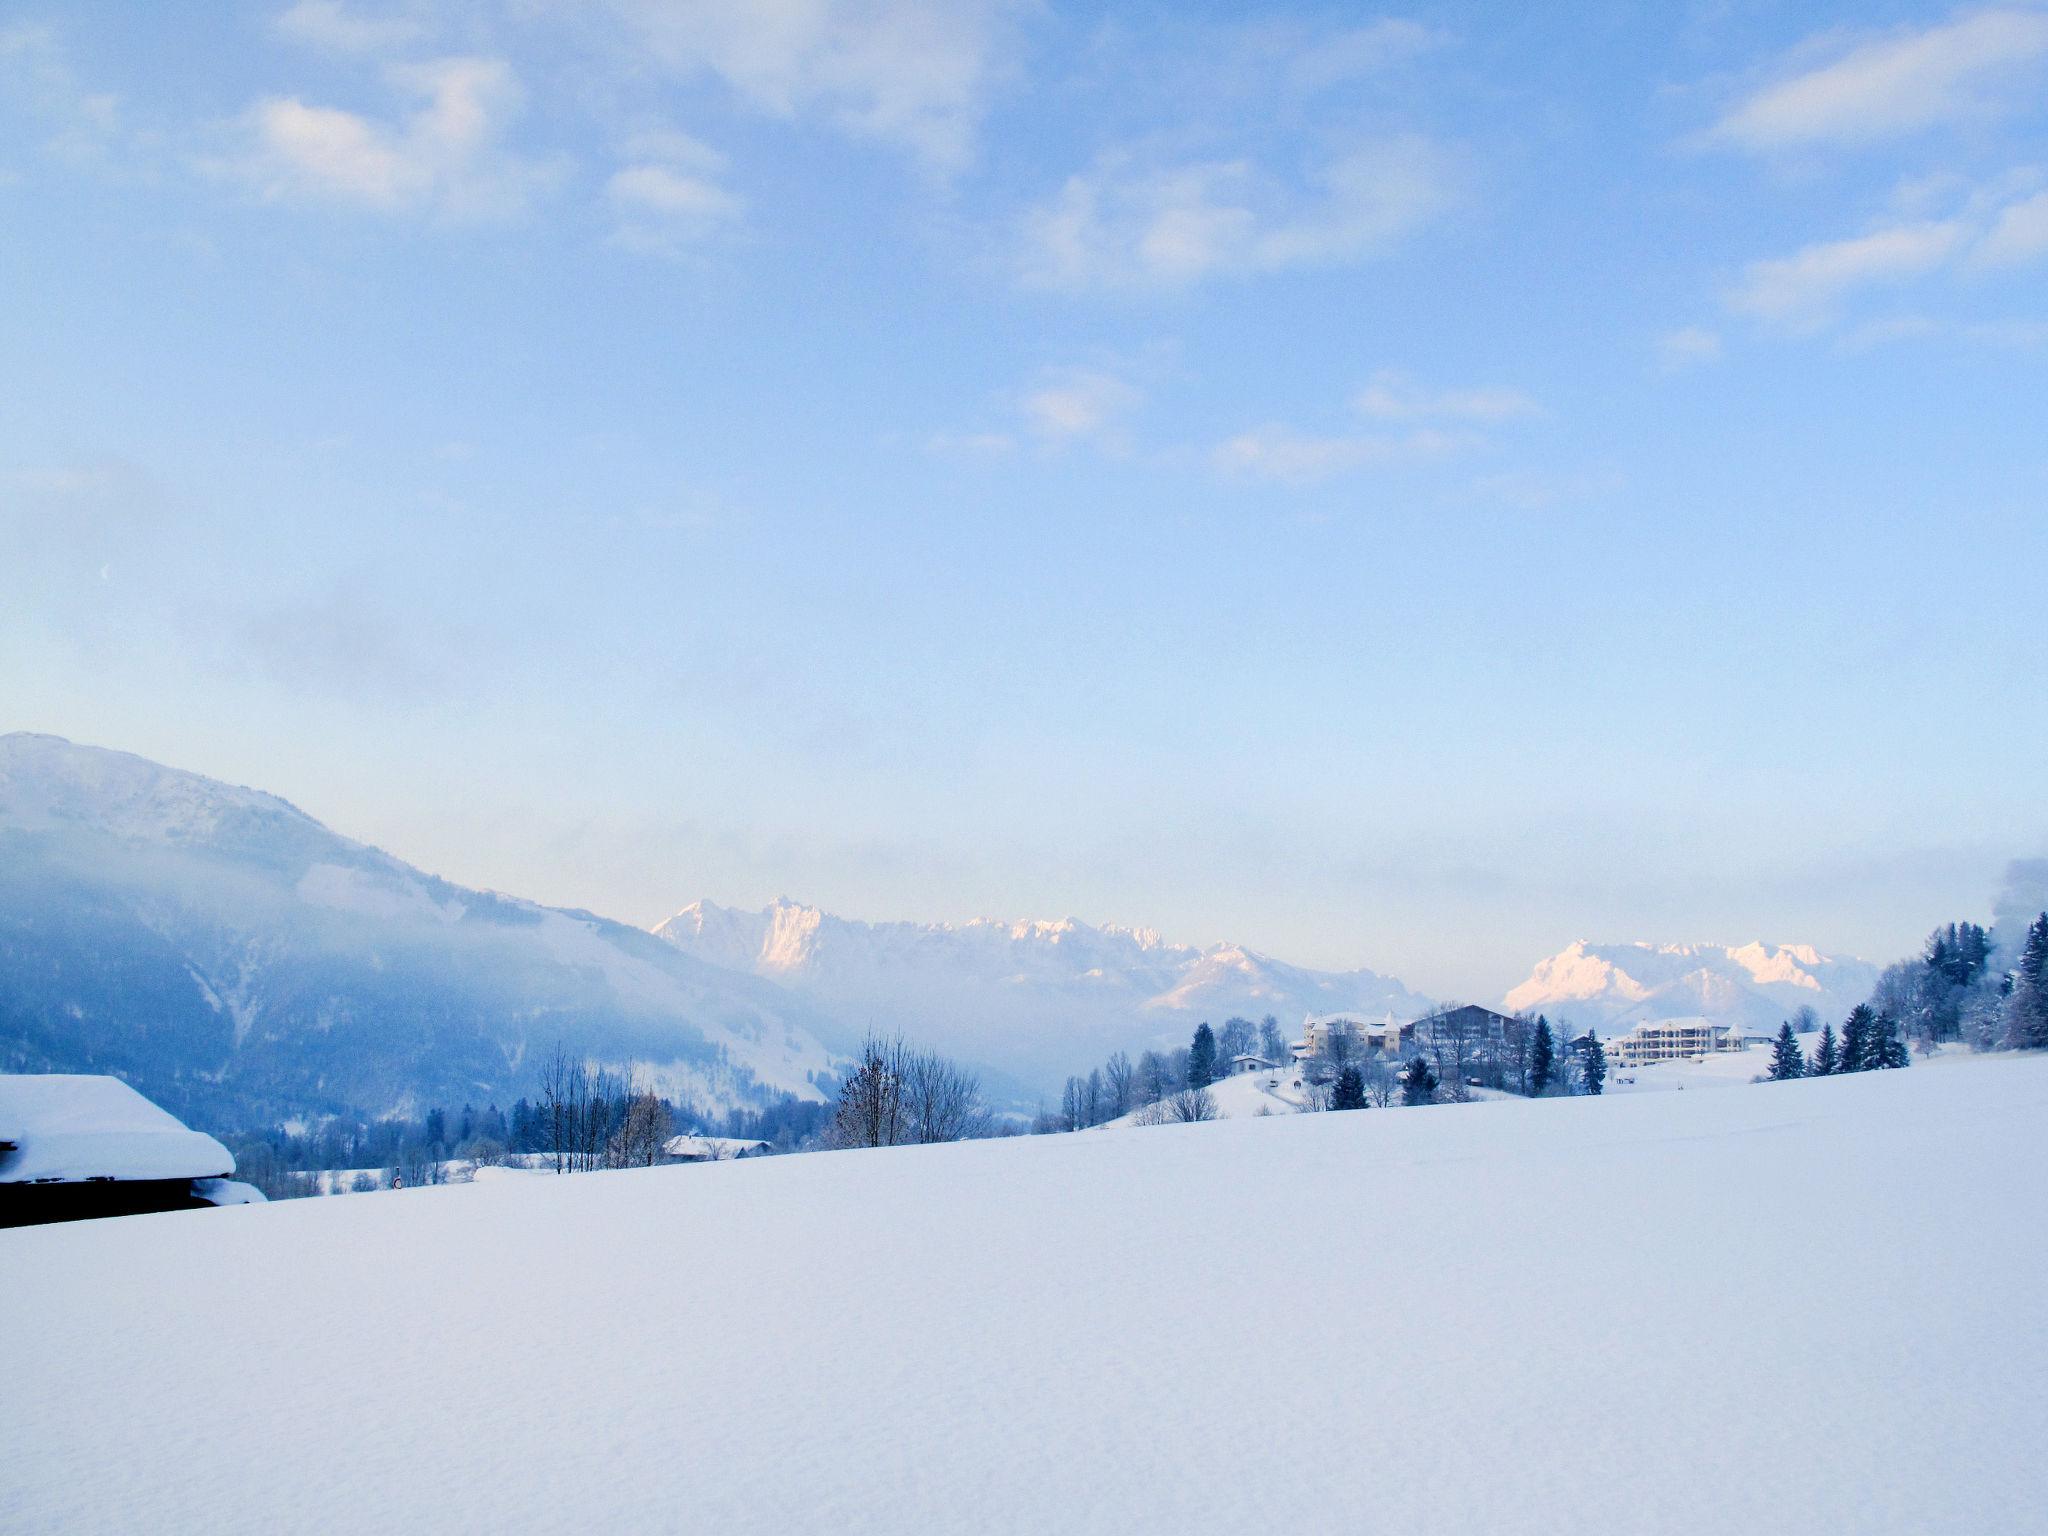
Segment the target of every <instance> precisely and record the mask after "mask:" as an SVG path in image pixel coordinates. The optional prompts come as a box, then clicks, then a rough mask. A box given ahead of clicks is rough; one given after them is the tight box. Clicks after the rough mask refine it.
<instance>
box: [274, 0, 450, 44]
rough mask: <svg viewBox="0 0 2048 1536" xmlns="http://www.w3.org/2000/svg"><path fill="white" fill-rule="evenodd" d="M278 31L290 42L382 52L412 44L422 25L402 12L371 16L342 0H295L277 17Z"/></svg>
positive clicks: (422, 34) (422, 30)
mask: <svg viewBox="0 0 2048 1536" xmlns="http://www.w3.org/2000/svg"><path fill="white" fill-rule="evenodd" d="M276 26H277V30H278V32H279V33H280V34H281V35H282V36H284V37H288V38H290V39H291V40H292V41H293V42H297V43H305V44H308V45H310V46H312V47H315V48H326V49H330V50H332V51H333V52H336V53H383V52H388V51H389V50H391V49H393V48H402V47H405V46H406V45H407V44H410V43H415V42H418V41H419V40H420V38H421V37H422V36H424V35H425V32H426V28H425V27H423V26H422V25H421V24H420V22H419V21H418V19H417V18H415V17H412V16H408V15H402V14H396V13H393V14H384V15H373V14H369V13H366V12H364V11H361V10H359V9H356V8H355V7H353V6H349V5H345V4H343V3H342V0H298V3H297V4H296V5H294V6H292V7H291V9H290V10H288V11H285V12H284V13H283V14H282V15H280V16H279V17H278V18H277V22H276Z"/></svg>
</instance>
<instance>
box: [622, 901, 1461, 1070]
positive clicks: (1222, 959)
mask: <svg viewBox="0 0 2048 1536" xmlns="http://www.w3.org/2000/svg"><path fill="white" fill-rule="evenodd" d="M654 931H655V933H656V934H658V935H659V936H660V937H662V938H664V939H666V940H667V941H668V942H669V943H671V944H674V945H675V946H677V947H678V948H679V949H681V950H683V951H684V952H685V953H688V954H691V955H694V956H696V957H697V958H699V959H701V960H707V961H710V962H711V963H713V964H716V965H721V966H726V967H729V968H731V969H734V970H742V971H749V972H751V973H752V974H754V975H756V976H760V977H763V978H766V979H768V980H771V981H774V982H775V983H777V984H778V985H780V986H782V987H785V988H787V989H789V990H790V991H791V992H793V993H795V994H796V995H797V996H799V997H801V998H803V999H805V1000H806V1001H807V1002H809V1003H810V1004H812V1005H813V1006H815V1007H816V1008H818V1009H819V1010H821V1011H823V1012H826V1013H830V1014H832V1015H835V1016H837V1017H839V1018H841V1019H845V1020H849V1021H855V1022H857V1023H865V1022H873V1023H878V1024H881V1025H883V1026H884V1027H886V1028H892V1029H901V1030H903V1031H905V1032H906V1033H909V1034H913V1035H916V1036H919V1037H921V1038H923V1039H927V1040H930V1041H932V1042H934V1043H936V1044H938V1045H940V1046H941V1047H942V1048H944V1049H946V1050H948V1051H952V1052H955V1053H957V1054H959V1055H961V1056H963V1057H966V1058H968V1059H969V1060H972V1061H974V1062H976V1063H980V1064H985V1065H987V1066H989V1067H991V1068H993V1069H994V1070H995V1071H996V1072H998V1073H1000V1074H1003V1075H1004V1076H1005V1077H1007V1078H1009V1079H1011V1080H1014V1081H1016V1082H1019V1083H1021V1084H1024V1085H1026V1086H1028V1087H1030V1088H1032V1089H1035V1090H1039V1091H1044V1090H1047V1089H1056V1088H1057V1086H1058V1084H1059V1082H1060V1081H1061V1080H1062V1079H1063V1078H1064V1077H1065V1076H1066V1074H1067V1073H1069V1072H1072V1071H1074V1070H1075V1069H1076V1068H1077V1067H1079V1068H1083V1069H1085V1067H1086V1065H1087V1063H1089V1062H1091V1061H1094V1060H1098V1059H1100V1058H1101V1057H1102V1056H1104V1055H1106V1054H1107V1053H1108V1052H1110V1051H1113V1050H1125V1049H1128V1050H1137V1049H1139V1048H1140V1047H1142V1046H1145V1045H1159V1044H1178V1045H1185V1044H1186V1043H1187V1037H1188V1033H1189V1032H1190V1031H1191V1030H1192V1029H1193V1028H1194V1027H1195V1025H1196V1024H1198V1023H1200V1022H1202V1021H1203V1020H1205V1019H1206V1020H1208V1021H1210V1022H1212V1023H1221V1022H1222V1021H1223V1020H1224V1019H1226V1018H1229V1017H1231V1016H1232V1015H1233V1014H1236V1015H1241V1016H1243V1017H1245V1018H1250V1019H1258V1018H1262V1017H1263V1016H1265V1015H1266V1014H1269V1013H1270V1014H1274V1015H1276V1016H1277V1017H1278V1018H1279V1019H1280V1021H1281V1025H1282V1027H1283V1028H1285V1029H1289V1030H1292V1029H1295V1028H1297V1027H1298V1026H1299V1025H1300V1023H1301V1020H1302V1018H1303V1016H1304V1015H1306V1014H1309V1013H1328V1012H1334V1011H1337V1010H1340V1009H1354V1010H1362V1011H1365V1012H1369V1013H1371V1014H1372V1015H1373V1016H1374V1017H1378V1016H1379V1015H1381V1014H1384V1013H1386V1012H1388V1011H1389V1010H1391V1011H1393V1012H1394V1013H1396V1014H1398V1015H1400V1016H1401V1017H1403V1018H1413V1017H1415V1016H1416V1015H1418V1014H1420V1013H1421V1012H1422V1011H1423V1010H1424V1009H1426V1008H1427V1007H1428V1000H1427V999H1425V998H1422V997H1420V996H1418V995H1416V994H1415V993H1413V992H1410V991H1409V990H1408V989H1407V988H1406V987H1404V986H1403V985H1402V984H1401V983H1400V982H1398V981H1396V980H1394V979H1393V978H1392V977H1388V976H1382V975H1380V974H1378V973H1377V972H1375V971H1369V970H1357V971H1315V970H1310V969H1307V968H1305V967H1302V966H1297V965H1290V964H1288V963H1287V962H1285V961H1282V960H1276V959H1273V958H1272V957H1271V956H1268V955H1262V954H1259V953H1257V952H1255V951H1252V950H1248V949H1245V948H1244V947H1242V946H1240V945H1235V944H1216V945H1210V946H1208V947H1206V948H1205V947H1200V946H1196V945H1190V944H1176V943H1173V942H1171V941H1169V940H1167V939H1165V938H1162V937H1161V936H1160V935H1159V934H1158V933H1156V932H1154V931H1152V930H1151V929H1146V928H1118V927H1114V926H1109V927H1096V926H1094V925H1092V924H1089V923H1084V922H1081V921H1079V920H1078V919H1075V918H1071V917H1069V918H1061V919H1058V920H1056V921H1023V922H997V921H991V920H984V921H978V922H969V923H907V922H884V923H867V922H858V921H855V920H852V919H849V918H843V917H835V916H833V915H832V914H830V913H828V912H823V911H820V910H819V909H818V908H816V907H808V906H802V905H799V904H797V903H795V902H790V901H778V902H776V903H774V904H773V905H771V906H769V907H767V908H766V909H764V910H762V911H760V912H741V911H736V910H734V909H732V908H730V907H721V906H719V905H717V904H716V903H714V902H708V901H699V902H694V903H692V904H691V905H689V906H687V907H685V908H683V910H682V911H680V912H678V913H677V914H676V915H675V916H674V917H672V918H670V919H669V920H668V921H667V922H665V923H663V924H661V925H660V926H659V927H657V928H656V929H655V930H654Z"/></svg>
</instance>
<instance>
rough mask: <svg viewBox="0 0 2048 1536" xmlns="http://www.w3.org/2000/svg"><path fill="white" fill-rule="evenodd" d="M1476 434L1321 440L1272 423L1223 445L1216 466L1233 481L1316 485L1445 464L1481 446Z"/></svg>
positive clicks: (1432, 432) (1351, 435) (1426, 431)
mask: <svg viewBox="0 0 2048 1536" xmlns="http://www.w3.org/2000/svg"><path fill="white" fill-rule="evenodd" d="M1481 441H1482V439H1480V438H1478V437H1477V436H1475V435H1474V434H1471V433H1460V432H1445V431H1441V430H1438V429H1436V428H1433V427H1432V428H1423V429H1420V430H1417V431H1412V432H1398V433H1397V432H1348V433H1329V434H1318V433H1313V432H1301V431H1297V430H1296V429H1295V428H1293V427H1288V426H1282V425H1279V424H1277V423H1269V424H1268V425H1266V426H1262V427H1254V428H1253V429H1252V430H1250V431H1249V432H1240V433H1238V434H1237V435H1236V436H1234V437H1230V438H1226V439H1225V440H1224V441H1223V442H1221V443H1219V444H1217V446H1216V448H1215V450H1214V452H1213V453H1212V454H1211V455H1210V458H1211V462H1212V463H1214V465H1215V466H1216V468H1217V469H1219V470H1221V471H1222V472H1223V473H1225V474H1227V475H1241V476H1248V477H1252V478H1255V479H1261V480H1276V481H1280V482H1281V483H1283V484H1287V485H1297V486H1299V485H1313V484H1316V483H1318V482H1321V481H1324V480H1330V479H1334V478H1335V477H1337V476H1339V475H1344V474H1349V473H1352V472H1353V471H1356V470H1361V469H1367V468H1372V467H1376V466H1381V465H1392V464H1413V463H1421V462H1426V461H1428V460H1432V459H1441V458H1445V457H1448V456H1449V455H1451V454H1454V453H1458V452H1461V451H1463V450H1465V449H1468V448H1471V447H1474V446H1476V445H1477V444H1478V443H1479V442H1481Z"/></svg>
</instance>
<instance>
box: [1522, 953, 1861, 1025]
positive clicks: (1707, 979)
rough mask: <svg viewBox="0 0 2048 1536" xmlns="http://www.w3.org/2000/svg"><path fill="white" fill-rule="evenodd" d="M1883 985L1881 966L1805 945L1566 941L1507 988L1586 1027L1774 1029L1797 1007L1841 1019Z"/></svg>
mask: <svg viewBox="0 0 2048 1536" xmlns="http://www.w3.org/2000/svg"><path fill="white" fill-rule="evenodd" d="M1876 984H1877V967H1876V966H1874V965H1871V964H1869V963H1868V962H1866V961H1863V960H1855V959H1843V958H1835V957H1830V956H1827V955H1822V954H1820V953H1819V952H1818V951H1816V950H1814V949H1813V948H1812V947H1811V946H1809V945H1805V944H1781V945H1771V944H1763V943H1755V944H1742V945H1724V944H1648V943H1634V944H1589V943H1587V942H1586V941H1585V940H1583V939H1582V940H1579V941H1578V942H1576V943H1573V944H1569V945H1567V946H1566V947H1565V948H1564V949H1562V950H1560V951H1558V952H1557V953H1556V954H1554V955H1552V956H1551V957H1550V958H1549V959H1548V960H1543V961H1539V962H1538V963H1537V965H1536V968H1535V969H1534V970H1533V971H1531V972H1530V974H1529V979H1528V980H1527V981H1525V982H1523V983H1522V984H1521V985H1520V986H1518V987H1516V988H1515V989H1514V990H1513V991H1512V992H1510V993H1508V995H1507V998H1506V1006H1507V1008H1508V1009H1510V1010H1511V1011H1524V1012H1529V1013H1538V1012H1541V1013H1547V1014H1549V1015H1550V1016H1551V1017H1552V1018H1558V1019H1563V1020H1565V1021H1566V1022H1568V1023H1570V1024H1572V1025H1575V1026H1578V1027H1581V1028H1584V1027H1589V1026H1593V1025H1598V1026H1599V1027H1600V1028H1601V1029H1603V1030H1625V1029H1627V1028H1629V1027H1630V1026H1632V1025H1634V1024H1637V1023H1640V1022H1642V1021H1643V1020H1646V1019H1675V1018H1692V1017H1705V1018H1710V1019H1713V1020H1714V1021H1716V1022H1717V1023H1724V1024H1741V1025H1743V1026H1745V1027H1746V1028H1749V1029H1753V1030H1758V1031H1767V1030H1773V1029H1776V1028H1777V1027H1778V1025H1779V1023H1780V1022H1781V1021H1782V1020H1784V1019H1787V1018H1790V1017H1791V1016H1792V1014H1793V1013H1794V1012H1795V1011H1796V1010H1798V1009H1799V1008H1800V1007H1802V1006H1804V1007H1810V1008H1812V1009H1813V1010H1814V1012H1816V1013H1818V1014H1819V1015H1820V1016H1821V1018H1822V1019H1824V1020H1826V1021H1828V1022H1831V1023H1838V1022H1840V1020H1841V1018H1842V1016H1843V1015H1844V1014H1846V1013H1847V1012H1848V1011H1849V1010H1850V1009H1851V1008H1853V1007H1854V1006H1855V1005H1856V1004H1858V1003H1860V1002H1862V1001H1863V1000H1864V999H1865V998H1867V997H1868V996H1869V995H1870V989H1871V988H1872V987H1873V986H1875V985H1876Z"/></svg>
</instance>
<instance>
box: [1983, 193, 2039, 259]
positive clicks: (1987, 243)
mask: <svg viewBox="0 0 2048 1536" xmlns="http://www.w3.org/2000/svg"><path fill="white" fill-rule="evenodd" d="M1971 255H1972V258H1973V259H1974V260H1975V261H1977V262H1978V263H1980V264H1981V265H1984V266H1987V267H2010V266H2017V265H2019V264H2020V263H2022V262H2029V261H2035V260H2038V259H2039V258H2040V257H2042V256H2048V192H2037V193H2035V194H2034V196H2032V197H2029V198H2023V199H2021V200H2020V201H2019V202H2016V203H2010V204H2008V205H2007V206H2006V207H2004V208H2003V209H2001V210H2000V211H1999V214H1998V217H1997V218H1996V219H1995V220H1994V221H1993V222H1992V225H1991V228H1990V230H1989V231H1988V232H1987V233H1986V234H1985V236H1984V239H1983V240H1982V242H1981V243H1979V245H1978V246H1977V248H1976V250H1975V251H1973V252H1972V253H1971Z"/></svg>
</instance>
